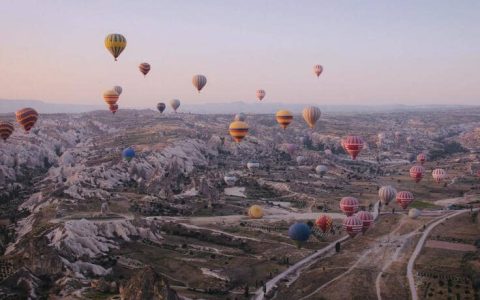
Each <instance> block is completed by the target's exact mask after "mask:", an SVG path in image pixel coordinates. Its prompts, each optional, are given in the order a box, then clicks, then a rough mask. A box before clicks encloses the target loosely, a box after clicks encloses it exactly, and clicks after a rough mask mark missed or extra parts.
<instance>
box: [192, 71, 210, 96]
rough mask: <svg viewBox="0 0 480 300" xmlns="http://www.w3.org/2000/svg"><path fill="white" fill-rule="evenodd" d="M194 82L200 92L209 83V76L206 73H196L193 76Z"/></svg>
mask: <svg viewBox="0 0 480 300" xmlns="http://www.w3.org/2000/svg"><path fill="white" fill-rule="evenodd" d="M192 83H193V86H194V87H195V88H196V89H197V91H198V92H199V93H200V91H201V90H202V89H203V87H204V86H205V85H206V84H207V77H205V76H204V75H200V74H198V75H195V76H193V78H192Z"/></svg>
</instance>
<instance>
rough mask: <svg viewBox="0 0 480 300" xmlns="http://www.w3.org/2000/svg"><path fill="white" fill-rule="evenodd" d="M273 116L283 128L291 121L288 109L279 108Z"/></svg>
mask: <svg viewBox="0 0 480 300" xmlns="http://www.w3.org/2000/svg"><path fill="white" fill-rule="evenodd" d="M275 118H276V119H277V122H278V124H280V126H281V127H282V128H283V129H287V127H288V125H290V123H292V120H293V115H292V113H291V112H289V111H288V110H279V111H277V113H276V114H275Z"/></svg>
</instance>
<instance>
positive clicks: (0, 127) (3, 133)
mask: <svg viewBox="0 0 480 300" xmlns="http://www.w3.org/2000/svg"><path fill="white" fill-rule="evenodd" d="M13 131H14V127H13V124H12V123H10V122H7V121H0V138H2V139H3V140H4V141H6V140H7V139H8V138H9V137H10V136H11V135H12V133H13Z"/></svg>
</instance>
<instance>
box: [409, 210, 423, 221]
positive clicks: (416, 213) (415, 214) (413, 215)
mask: <svg viewBox="0 0 480 300" xmlns="http://www.w3.org/2000/svg"><path fill="white" fill-rule="evenodd" d="M421 214H422V212H421V211H420V210H418V209H416V208H410V210H409V211H408V216H409V217H410V218H411V219H416V218H418V217H420V215H421Z"/></svg>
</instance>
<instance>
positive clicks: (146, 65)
mask: <svg viewBox="0 0 480 300" xmlns="http://www.w3.org/2000/svg"><path fill="white" fill-rule="evenodd" d="M138 69H139V70H140V72H142V74H143V76H144V77H145V76H147V74H148V72H150V64H149V63H146V62H144V63H141V64H140V65H139V66H138Z"/></svg>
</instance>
